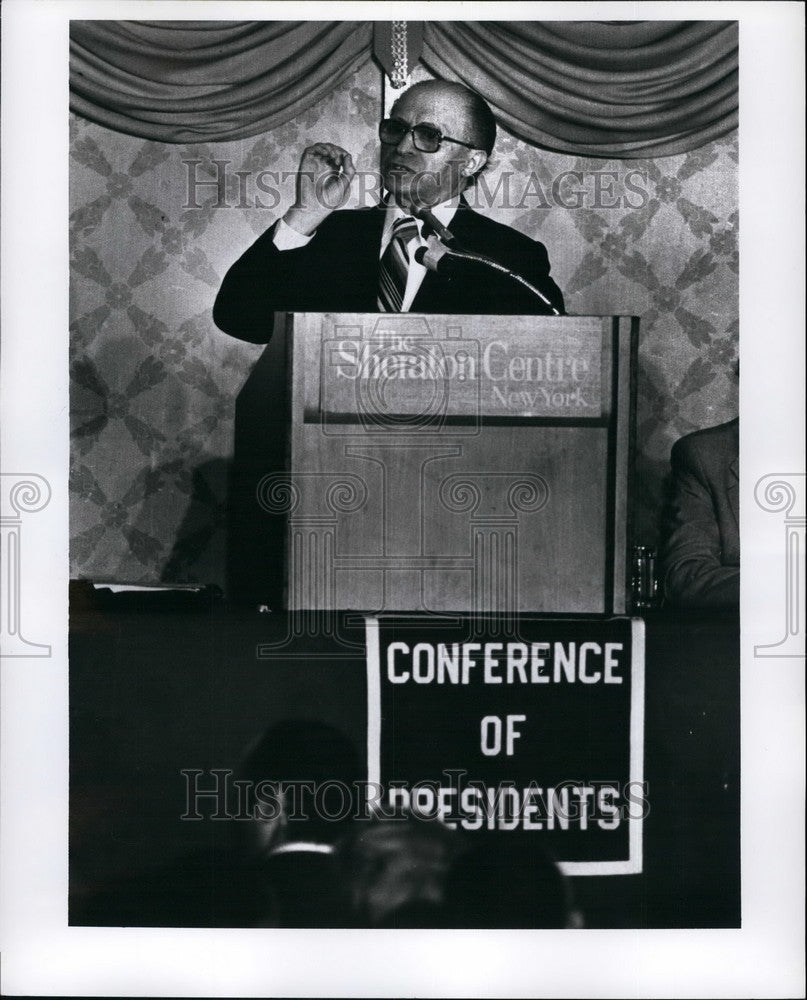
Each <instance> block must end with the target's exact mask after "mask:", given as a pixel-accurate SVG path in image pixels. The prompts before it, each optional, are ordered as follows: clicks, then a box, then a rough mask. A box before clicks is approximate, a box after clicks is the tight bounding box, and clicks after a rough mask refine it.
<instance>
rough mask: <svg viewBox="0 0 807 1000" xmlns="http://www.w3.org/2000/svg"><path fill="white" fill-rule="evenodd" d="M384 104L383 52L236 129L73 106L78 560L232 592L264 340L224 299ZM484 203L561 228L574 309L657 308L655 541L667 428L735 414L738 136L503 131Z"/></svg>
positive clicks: (369, 128)
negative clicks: (269, 122)
mask: <svg viewBox="0 0 807 1000" xmlns="http://www.w3.org/2000/svg"><path fill="white" fill-rule="evenodd" d="M380 109H381V85H380V78H379V73H378V71H377V70H376V68H375V67H374V66H373V65H368V66H366V67H364V69H362V70H361V71H360V72H359V73H358V74H356V76H355V77H354V78H353V79H351V80H350V81H348V82H346V83H345V84H343V85H341V86H340V87H338V88H336V89H335V90H334V91H333V93H332V94H331V96H330V97H329V98H328V99H327V100H326V101H325V102H323V103H322V104H320V105H319V106H318V107H316V108H313V109H311V110H310V111H308V112H306V114H304V115H301V116H300V117H298V118H297V119H295V120H294V121H292V122H289V123H287V124H286V125H283V126H282V127H281V128H278V129H275V130H274V131H272V132H270V133H266V134H264V135H261V136H257V137H255V138H252V139H246V140H241V141H238V142H229V143H216V144H211V145H199V146H196V145H186V146H174V145H166V144H160V143H155V142H147V141H143V140H141V139H136V138H132V137H130V136H126V135H122V134H118V133H115V132H111V131H109V130H107V129H104V128H102V127H100V126H96V125H93V124H91V123H90V122H87V121H85V120H83V119H81V118H79V117H77V116H72V118H71V123H70V125H71V148H70V159H71V171H70V197H71V216H70V234H71V324H70V334H71V428H72V449H71V479H70V486H71V552H70V557H71V575H72V576H74V577H79V578H85V579H93V580H107V581H112V580H115V581H121V582H140V583H154V582H158V581H170V582H200V583H217V584H219V585H221V586H224V583H225V562H226V540H227V536H226V517H227V484H228V474H229V469H230V464H231V459H232V440H233V420H234V407H235V401H236V397H237V396H238V393H239V391H240V389H241V387H242V386H243V384H244V382H245V380H246V378H247V376H248V374H249V372H250V370H251V369H252V367H253V365H254V363H255V362H256V361H257V359H258V358H259V356H260V355H261V353H262V351H263V348H262V347H260V346H254V345H250V344H243V343H241V342H239V341H236V340H232V339H230V338H228V337H227V336H225V335H224V334H222V333H220V332H219V331H217V330H216V328H215V327H214V325H213V322H212V319H211V309H212V305H213V300H214V298H215V295H216V291H217V288H218V286H219V283H220V280H221V278H222V277H223V275H224V273H225V271H226V270H227V268H228V267H229V265H230V264H231V263H232V262H233V261H234V260H235V258H236V257H237V256H238V255H239V254H240V253H241V252H242V251H243V250H244V249H245V248H246V247H247V246H248V245H249V244H250V243H251V242H252V240H254V239H255V237H256V236H257V235H258V234H259V233H261V232H263V231H264V230H265V229H266V228H267V227H268V226H269V225H271V224H272V222H273V221H274V219H275V218H276V215H277V214H278V212H282V211H283V210H284V209H285V207H286V205H287V204H288V203H289V201H290V200H291V197H292V195H293V171H294V169H295V167H296V165H297V163H298V160H299V155H300V152H301V151H302V149H303V148H304V146H306V145H307V144H309V143H310V142H314V141H318V140H328V141H336V142H339V143H340V144H341V145H343V146H345V147H346V148H347V149H349V150H351V152H353V154H354V159H355V160H356V162H357V165H358V167H359V169H360V170H367V171H372V170H373V169H374V168H375V166H376V138H375V134H376V133H375V129H376V126H377V121H378V118H379V115H380ZM214 161H218V164H215V163H214ZM267 171H271V172H273V173H271V174H269V173H267ZM284 171H285V172H288V174H287V175H286V176H284V174H283V172H284ZM217 179H218V183H217ZM191 182H195V183H191ZM205 182H207V183H205ZM256 199H257V200H258V201H259V202H260V204H256ZM477 200H478V204H479V207H480V209H481V210H483V211H486V212H489V214H491V215H492V216H493V217H495V218H498V219H499V220H500V221H503V222H506V223H508V224H510V225H512V226H514V227H516V228H517V229H520V230H522V231H523V232H525V233H528V234H529V235H531V236H533V237H535V238H537V239H540V240H541V241H542V242H543V243H545V244H546V246H547V248H548V250H549V255H550V260H551V261H552V266H553V273H554V275H555V278H556V280H557V281H558V283H559V284H560V286H561V288H562V289H563V291H564V293H565V296H566V304H567V309H568V311H569V312H572V313H582V314H611V313H631V314H638V315H640V316H641V317H642V324H641V345H640V360H639V405H638V428H637V438H638V441H637V443H638V454H637V472H638V497H637V500H638V510H637V531H638V538H637V541H640V542H645V543H647V544H654V543H655V542H656V539H657V533H658V516H659V510H660V506H661V502H662V496H663V490H664V481H665V477H666V474H667V470H668V465H669V453H670V447H671V445H672V443H673V441H674V440H675V439H676V438H677V437H679V436H680V435H681V434H684V433H686V432H688V431H690V430H694V429H696V428H699V427H705V426H709V425H711V424H716V423H719V422H721V421H723V420H727V419H729V418H731V417H733V416H734V415H735V414H736V408H737V385H736V378H735V376H734V366H733V360H734V359H735V357H736V353H737V340H738V301H737V296H738V289H737V280H738V253H737V225H738V216H737V204H738V200H737V138H736V135H734V136H730V137H727V138H725V139H722V140H720V141H718V142H714V143H710V144H709V145H707V146H705V147H703V148H701V149H698V150H696V151H694V152H692V153H688V154H686V155H683V156H676V157H668V158H663V159H658V160H641V161H635V160H633V161H619V160H607V161H606V160H591V159H587V160H584V159H579V158H577V157H573V156H564V155H559V154H554V153H546V152H543V151H540V150H537V149H534V148H532V147H530V146H528V145H526V144H525V143H523V142H521V141H519V140H517V139H515V138H513V137H512V136H510V135H507V134H505V133H503V132H501V133H500V137H499V142H498V143H497V148H496V158H495V162H494V163H493V164H492V166H491V167H490V169H489V171H488V172H487V174H486V176H485V178H484V181H483V183H482V185H481V186H480V187H479V188H478V191H477ZM196 206H198V207H196Z"/></svg>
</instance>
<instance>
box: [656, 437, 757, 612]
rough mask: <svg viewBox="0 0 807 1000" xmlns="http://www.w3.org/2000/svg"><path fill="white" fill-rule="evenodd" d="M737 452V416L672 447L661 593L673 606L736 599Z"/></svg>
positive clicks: (733, 602) (717, 603) (714, 604)
mask: <svg viewBox="0 0 807 1000" xmlns="http://www.w3.org/2000/svg"><path fill="white" fill-rule="evenodd" d="M739 453H740V424H739V420H731V421H729V423H727V424H720V425H719V426H718V427H710V428H708V429H707V430H704V431H696V432H695V433H694V434H687V435H686V437H682V438H681V439H680V441H676V443H675V444H674V445H673V449H672V455H671V456H670V462H671V465H672V471H673V484H672V485H673V492H672V501H671V504H670V510H669V516H668V526H667V536H668V537H667V543H666V546H665V549H664V553H663V564H664V592H665V595H666V597H667V599H668V600H669V601H670V602H671V603H673V604H678V605H683V606H686V607H712V608H717V607H736V606H738V605H739V603H740V526H739V511H740V493H739V486H740V484H739Z"/></svg>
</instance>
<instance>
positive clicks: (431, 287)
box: [411, 198, 478, 314]
mask: <svg viewBox="0 0 807 1000" xmlns="http://www.w3.org/2000/svg"><path fill="white" fill-rule="evenodd" d="M476 219H477V216H476V214H475V213H474V211H473V210H472V209H471V208H469V206H468V205H467V203H466V202H465V201H464V200H463V199H462V198H460V202H459V205H458V206H457V211H456V212H455V213H454V218H453V219H452V220H451V223H450V224H449V226H448V228H449V230H450V231H451V232H452V233H453V234H454V236H456V237H457V242H458V243H459V245H460V246H461V247H463V248H464V249H467V250H473V249H474V248H475V246H476V243H477V238H478V233H477V230H478V226H477V225H475V223H476ZM468 294H469V288H468V284H467V282H460V283H457V282H456V281H454V282H452V281H448V280H447V279H446V278H443V277H441V276H440V275H439V274H435V272H434V271H427V272H426V275H425V277H424V278H423V281H422V283H421V285H420V288H419V289H418V292H417V295H416V296H415V298H414V301H413V302H412V306H411V311H412V312H449V313H457V314H459V313H462V312H466V311H467V308H465V305H466V304H467V301H468Z"/></svg>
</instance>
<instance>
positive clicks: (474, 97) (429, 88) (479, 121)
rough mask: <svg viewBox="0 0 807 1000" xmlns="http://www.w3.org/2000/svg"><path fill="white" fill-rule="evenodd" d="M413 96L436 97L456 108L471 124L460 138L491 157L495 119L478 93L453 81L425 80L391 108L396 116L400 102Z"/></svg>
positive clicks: (413, 87)
mask: <svg viewBox="0 0 807 1000" xmlns="http://www.w3.org/2000/svg"><path fill="white" fill-rule="evenodd" d="M410 94H412V95H413V96H415V97H417V96H428V97H433V98H434V99H435V100H439V101H446V102H447V103H448V104H450V105H452V106H453V107H455V108H457V109H458V110H459V111H460V113H461V114H463V115H464V117H465V119H466V121H467V123H468V128H467V134H466V135H464V136H458V137H457V138H462V139H465V140H466V141H467V142H470V143H473V144H474V145H475V146H476V148H477V149H482V150H484V151H485V153H487V155H488V156H490V154H491V153H492V152H493V147H494V145H495V144H496V119H495V118H494V116H493V112H492V111H491V110H490V106H489V105H488V103H487V101H485V100H484V99H483V98H482V97H480V96H479V94H477V93H475V92H474V91H473V90H470V89H469V88H468V87H466V86H464V85H463V84H461V83H453V82H451V81H450V80H424V81H423V82H422V83H415V84H413V85H412V86H411V87H410V88H409V90H407V91H406V92H405V93H404V94H402V95H401V97H400V98H398V100H397V101H396V102H395V104H394V105H393V108H392V113H393V114H394V113H395V109H396V108H397V107H398V105H399V104H400V102H401V101H402V100H403V99H404V98H405V97H407V96H408V95H410Z"/></svg>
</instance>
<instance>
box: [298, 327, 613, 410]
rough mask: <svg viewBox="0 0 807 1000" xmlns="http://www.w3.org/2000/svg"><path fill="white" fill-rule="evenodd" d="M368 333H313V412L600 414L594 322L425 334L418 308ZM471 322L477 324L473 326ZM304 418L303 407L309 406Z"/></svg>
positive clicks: (598, 353)
mask: <svg viewBox="0 0 807 1000" xmlns="http://www.w3.org/2000/svg"><path fill="white" fill-rule="evenodd" d="M385 319H387V322H381V323H379V324H377V326H376V327H375V328H374V329H373V330H372V331H371V333H370V334H369V336H366V337H362V336H359V335H358V333H359V331H355V332H354V335H353V336H350V335H345V334H347V333H348V331H346V330H344V329H342V330H340V329H339V328H338V327H337V328H335V329H334V337H333V338H329V339H327V340H325V341H323V344H322V359H321V363H320V372H321V379H320V400H319V412H320V413H321V414H322V415H324V416H325V417H327V418H328V419H330V420H337V419H340V418H341V419H344V420H350V419H352V418H355V417H356V416H359V415H361V414H365V416H366V415H367V414H368V413H373V414H375V415H376V416H377V417H384V418H386V419H388V420H390V419H394V418H396V417H421V418H423V419H424V422H426V420H427V418H429V417H431V418H435V417H437V416H439V415H442V416H443V417H466V418H471V419H472V420H473V419H475V418H485V417H506V418H510V419H513V420H517V419H520V418H530V417H548V418H554V419H569V418H571V419H581V418H582V419H592V418H593V419H600V418H602V417H603V416H605V415H606V414H605V412H604V409H605V408H604V406H603V402H605V403H606V406H607V404H608V403H609V402H610V401H609V400H605V401H604V400H603V393H602V373H601V361H602V350H601V344H600V336H599V334H600V326H601V324H600V321H599V320H596V319H595V320H592V319H590V318H587V317H579V318H574V319H561V320H558V321H555V322H552V321H550V322H548V323H546V322H545V323H543V324H542V325H541V326H540V327H539V328H538V329H528V328H526V327H525V325H524V324H523V323H522V324H517V325H516V326H515V327H514V326H513V324H512V323H510V322H509V318H507V319H505V318H501V317H494V318H493V319H492V321H490V322H489V325H488V324H487V323H486V324H485V326H484V327H482V328H478V327H477V326H476V325H475V328H474V333H473V336H467V335H465V336H463V330H462V328H461V327H456V328H452V327H451V326H446V328H445V337H444V338H441V339H438V338H437V337H435V336H434V335H433V332H432V327H433V326H434V320H432V321H431V325H429V324H426V323H424V320H423V318H422V317H418V316H408V315H403V316H398V315H396V316H394V317H392V320H391V321H389V318H388V317H385ZM479 326H481V324H480V325H479ZM309 416H310V411H309Z"/></svg>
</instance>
